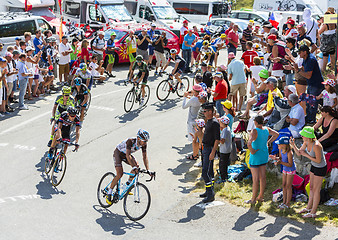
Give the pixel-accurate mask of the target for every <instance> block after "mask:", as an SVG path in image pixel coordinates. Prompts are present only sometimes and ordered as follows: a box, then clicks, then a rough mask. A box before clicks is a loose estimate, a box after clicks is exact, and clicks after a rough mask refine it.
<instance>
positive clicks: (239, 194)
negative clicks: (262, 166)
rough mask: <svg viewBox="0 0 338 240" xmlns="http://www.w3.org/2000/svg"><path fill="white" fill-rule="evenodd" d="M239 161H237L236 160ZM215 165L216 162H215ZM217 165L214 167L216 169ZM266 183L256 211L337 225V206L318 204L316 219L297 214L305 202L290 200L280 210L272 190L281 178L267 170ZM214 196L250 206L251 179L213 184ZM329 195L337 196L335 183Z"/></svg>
mask: <svg viewBox="0 0 338 240" xmlns="http://www.w3.org/2000/svg"><path fill="white" fill-rule="evenodd" d="M237 163H239V162H237ZM215 165H216V164H215ZM217 168H218V166H216V167H215V169H217ZM266 182H267V185H266V189H265V194H264V199H265V201H264V202H263V203H257V204H256V205H255V206H253V209H254V210H256V211H262V212H266V213H268V214H270V215H273V216H282V217H287V218H290V219H293V220H296V221H299V222H308V223H312V224H315V225H320V226H321V225H333V226H336V227H338V208H337V206H325V205H320V206H319V208H318V211H317V214H318V215H319V216H318V217H317V218H316V219H303V218H302V217H301V214H297V212H298V211H300V210H301V209H303V208H305V207H306V203H305V202H291V207H290V209H286V210H280V209H278V208H277V206H278V205H279V204H280V202H279V203H274V202H272V192H273V191H274V190H276V189H278V188H281V185H282V179H281V178H280V177H278V176H277V175H276V174H274V173H270V172H267V179H266ZM195 187H196V190H195V191H198V192H199V191H201V192H202V190H204V189H205V188H204V182H203V181H197V182H196V185H195ZM215 192H216V196H219V197H221V198H224V199H226V200H227V201H228V202H230V203H232V204H234V205H236V206H241V207H245V208H250V207H251V206H250V205H249V204H245V203H244V201H245V200H248V199H251V194H252V181H251V180H246V179H244V180H243V181H242V182H236V183H233V182H227V183H225V184H215ZM330 196H331V197H334V198H338V186H337V185H336V186H335V187H334V188H333V189H331V190H330Z"/></svg>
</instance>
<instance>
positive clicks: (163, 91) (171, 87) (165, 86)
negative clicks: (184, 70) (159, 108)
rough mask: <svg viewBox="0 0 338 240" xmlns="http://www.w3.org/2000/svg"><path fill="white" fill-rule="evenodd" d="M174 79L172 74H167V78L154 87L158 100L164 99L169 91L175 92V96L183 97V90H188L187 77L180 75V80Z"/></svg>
mask: <svg viewBox="0 0 338 240" xmlns="http://www.w3.org/2000/svg"><path fill="white" fill-rule="evenodd" d="M166 74H168V73H166ZM175 81H176V80H175ZM175 81H174V80H173V75H172V74H168V78H167V79H165V80H163V81H161V82H160V84H158V86H157V88H156V96H157V98H158V100H160V101H164V100H166V99H167V98H168V97H169V94H170V92H172V93H175V92H176V94H177V96H179V97H183V94H184V92H186V91H188V90H189V79H188V78H187V77H181V81H182V82H179V81H176V82H175Z"/></svg>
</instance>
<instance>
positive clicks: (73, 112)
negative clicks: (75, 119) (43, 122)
mask: <svg viewBox="0 0 338 240" xmlns="http://www.w3.org/2000/svg"><path fill="white" fill-rule="evenodd" d="M67 112H68V114H69V115H70V116H76V109H75V107H73V106H69V107H68V108H67Z"/></svg>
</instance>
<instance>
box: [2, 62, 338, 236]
mask: <svg viewBox="0 0 338 240" xmlns="http://www.w3.org/2000/svg"><path fill="white" fill-rule="evenodd" d="M116 70H118V73H117V78H115V79H110V80H109V81H108V82H107V83H106V84H104V85H100V86H97V87H96V88H94V89H93V91H92V96H93V100H92V104H91V108H90V110H89V112H88V116H87V117H86V120H85V122H84V126H83V128H82V130H81V137H80V144H81V147H80V149H79V151H78V152H77V153H73V152H70V151H69V152H68V154H67V157H68V166H67V172H66V175H65V178H64V180H63V182H62V183H61V185H60V186H59V187H58V188H54V187H52V185H51V184H50V183H49V179H48V177H47V176H46V175H45V174H44V173H43V164H44V157H45V156H46V151H47V150H48V149H47V147H46V144H47V142H48V140H49V134H50V128H51V127H50V125H49V118H50V114H51V108H52V104H53V101H54V100H55V97H56V95H52V96H49V97H46V98H45V99H42V100H40V101H38V102H37V103H36V104H28V105H29V107H30V110H29V111H20V112H16V113H15V116H13V117H11V118H9V119H5V120H2V121H1V123H0V165H1V174H0V239H6V240H7V239H43V238H46V237H48V238H51V239H76V238H81V239H100V238H101V239H108V238H112V237H115V238H121V239H131V238H132V237H133V238H135V237H137V238H139V239H205V238H207V237H210V236H212V237H216V238H222V239H260V238H268V237H269V238H273V239H281V238H285V239H312V238H313V239H334V238H335V237H337V236H338V231H337V229H336V228H332V227H317V226H313V225H310V224H304V223H300V222H295V221H290V220H287V219H284V218H275V217H271V216H269V215H266V214H261V213H257V212H252V211H248V210H247V209H244V208H238V207H235V206H232V205H231V204H228V203H226V202H220V203H221V204H222V205H220V206H214V207H210V208H206V209H203V208H201V207H198V206H197V204H198V203H199V201H200V199H199V198H198V196H197V194H196V193H191V191H192V190H193V186H194V178H195V176H196V175H197V173H198V171H199V169H196V168H194V167H193V164H194V162H193V161H189V160H186V159H185V156H186V154H187V153H189V152H190V151H191V147H190V145H189V144H188V141H187V139H186V138H185V135H186V123H185V122H186V118H187V111H186V110H183V109H182V108H181V104H182V100H181V99H178V98H177V96H176V95H171V96H170V97H169V100H167V101H166V102H159V101H158V100H157V99H156V97H155V89H156V86H157V84H158V83H159V80H153V79H151V80H150V82H149V86H150V88H151V98H150V101H149V103H148V106H147V107H146V108H144V109H142V110H137V109H135V110H133V111H132V112H130V113H128V114H125V113H124V110H123V99H124V96H125V94H126V93H127V91H128V90H129V87H125V86H123V85H122V84H121V83H122V80H121V79H123V78H124V77H125V76H126V73H127V66H126V65H122V66H118V67H116ZM119 79H120V80H119ZM138 128H144V129H147V130H149V132H150V133H151V140H150V142H149V147H148V152H149V159H150V167H151V170H153V171H156V172H157V179H156V181H154V182H150V183H147V186H148V187H149V189H150V191H151V196H152V203H151V208H150V210H149V213H148V214H147V216H146V217H145V218H144V219H142V220H141V221H140V222H132V221H130V220H129V219H128V218H127V217H126V216H125V215H124V212H123V210H122V203H121V202H120V203H118V204H117V205H113V206H112V207H110V208H109V209H108V210H105V209H103V208H101V207H99V206H98V202H97V199H96V189H97V184H98V181H99V179H100V178H101V176H102V175H103V174H104V173H105V172H107V171H112V170H113V169H114V168H113V162H112V151H113V149H114V148H115V146H116V145H117V144H118V143H119V142H120V141H121V140H124V139H125V138H127V137H131V136H135V134H136V131H137V129H138ZM135 157H136V158H137V159H139V160H140V161H141V162H142V160H141V153H136V154H135ZM141 181H143V182H145V178H142V179H141Z"/></svg>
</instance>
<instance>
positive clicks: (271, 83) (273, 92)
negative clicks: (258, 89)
mask: <svg viewBox="0 0 338 240" xmlns="http://www.w3.org/2000/svg"><path fill="white" fill-rule="evenodd" d="M266 83H267V87H268V89H269V93H268V101H267V103H266V104H265V106H264V107H263V108H262V109H261V110H259V111H258V113H260V112H263V111H264V114H263V115H262V116H263V117H264V118H269V117H270V115H271V113H272V111H273V109H274V103H273V98H274V96H278V97H280V98H283V94H282V93H281V92H280V91H279V89H278V87H277V79H276V78H275V77H269V78H268V79H267V80H266Z"/></svg>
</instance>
